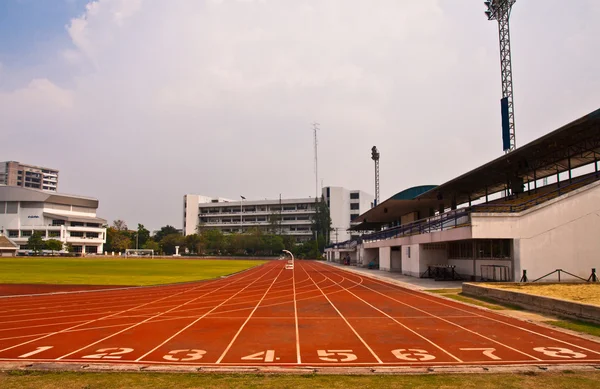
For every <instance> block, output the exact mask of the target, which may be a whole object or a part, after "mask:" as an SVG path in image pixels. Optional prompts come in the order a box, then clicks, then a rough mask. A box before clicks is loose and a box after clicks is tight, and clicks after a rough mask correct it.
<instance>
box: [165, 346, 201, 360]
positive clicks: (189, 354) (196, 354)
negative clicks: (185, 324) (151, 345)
mask: <svg viewBox="0 0 600 389" xmlns="http://www.w3.org/2000/svg"><path fill="white" fill-rule="evenodd" d="M180 353H185V355H184V356H182V357H176V356H175V355H176V354H180ZM204 354H206V351H204V350H198V349H185V350H173V351H169V353H168V354H167V355H165V356H164V357H163V359H165V360H167V361H171V362H188V361H196V360H198V359H202V356H203V355H204Z"/></svg>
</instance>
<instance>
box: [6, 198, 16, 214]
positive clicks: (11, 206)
mask: <svg viewBox="0 0 600 389" xmlns="http://www.w3.org/2000/svg"><path fill="white" fill-rule="evenodd" d="M18 207H19V203H18V202H16V201H7V202H6V213H17V211H18Z"/></svg>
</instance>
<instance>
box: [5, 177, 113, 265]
mask: <svg viewBox="0 0 600 389" xmlns="http://www.w3.org/2000/svg"><path fill="white" fill-rule="evenodd" d="M97 209H98V200H97V199H94V198H89V197H82V196H73V195H66V194H58V193H50V192H47V191H41V190H37V189H27V188H21V187H14V186H6V185H0V228H1V232H2V234H4V235H5V236H7V237H8V238H10V240H12V241H13V242H15V243H16V244H18V245H19V246H20V249H26V248H27V241H28V239H29V237H30V236H31V235H32V234H33V233H34V232H36V231H39V232H40V233H41V234H42V237H43V239H45V240H46V239H56V240H59V241H61V242H62V243H63V244H64V245H66V244H68V243H70V244H71V245H72V246H73V250H74V252H76V253H86V254H101V253H102V252H103V248H104V243H106V228H104V225H105V224H106V220H105V219H101V218H99V217H97V216H96V210H97Z"/></svg>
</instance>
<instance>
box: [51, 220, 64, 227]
mask: <svg viewBox="0 0 600 389" xmlns="http://www.w3.org/2000/svg"><path fill="white" fill-rule="evenodd" d="M52 225H53V226H64V225H65V221H64V220H61V219H52Z"/></svg>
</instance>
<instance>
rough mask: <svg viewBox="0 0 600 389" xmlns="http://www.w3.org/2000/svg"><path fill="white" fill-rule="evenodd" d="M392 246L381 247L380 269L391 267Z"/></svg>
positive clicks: (388, 269)
mask: <svg viewBox="0 0 600 389" xmlns="http://www.w3.org/2000/svg"><path fill="white" fill-rule="evenodd" d="M391 252H392V248H391V247H380V248H379V270H387V271H390V269H391Z"/></svg>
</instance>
